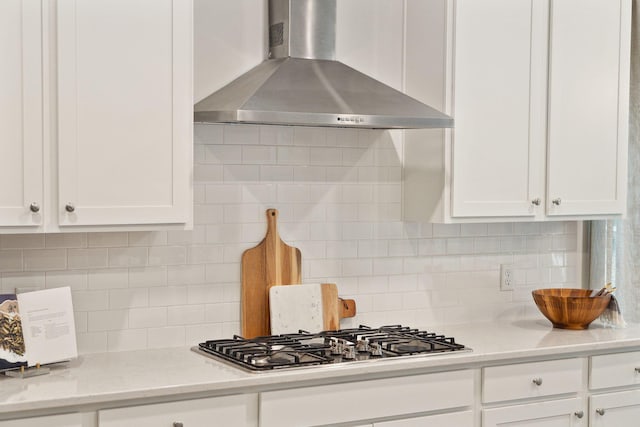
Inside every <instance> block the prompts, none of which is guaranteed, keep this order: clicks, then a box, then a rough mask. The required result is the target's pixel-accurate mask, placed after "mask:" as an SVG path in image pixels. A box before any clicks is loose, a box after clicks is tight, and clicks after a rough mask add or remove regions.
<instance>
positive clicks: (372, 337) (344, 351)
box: [194, 325, 471, 372]
mask: <svg viewBox="0 0 640 427" xmlns="http://www.w3.org/2000/svg"><path fill="white" fill-rule="evenodd" d="M194 351H197V352H200V353H205V354H207V355H211V356H213V357H214V358H218V359H222V360H225V361H227V362H230V363H232V364H233V365H234V366H239V367H241V368H244V369H246V370H249V371H252V372H264V371H271V370H274V369H284V368H295V367H303V366H313V365H324V364H336V363H343V362H355V361H362V360H371V361H373V360H380V359H386V358H392V357H403V356H419V355H429V354H442V353H448V352H461V351H471V349H470V348H468V347H465V346H464V345H462V344H458V343H456V342H455V339H453V338H451V337H445V336H444V335H438V334H435V333H433V332H427V331H421V330H418V329H412V328H409V327H406V326H400V325H392V326H382V327H380V328H370V327H368V326H360V327H358V328H352V329H341V330H338V331H325V332H320V333H316V334H312V333H308V332H305V331H300V332H299V333H297V334H285V335H271V336H265V337H257V338H252V339H246V338H243V337H241V336H238V335H235V336H234V337H233V338H232V339H220V340H211V341H206V342H203V343H200V344H198V346H197V347H194Z"/></svg>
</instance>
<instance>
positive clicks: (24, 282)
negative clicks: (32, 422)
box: [1, 271, 45, 293]
mask: <svg viewBox="0 0 640 427" xmlns="http://www.w3.org/2000/svg"><path fill="white" fill-rule="evenodd" d="M1 279H2V290H3V292H12V293H13V292H15V290H16V289H21V288H22V289H30V290H37V289H44V288H45V273H44V272H32V271H29V272H20V273H2V278H1Z"/></svg>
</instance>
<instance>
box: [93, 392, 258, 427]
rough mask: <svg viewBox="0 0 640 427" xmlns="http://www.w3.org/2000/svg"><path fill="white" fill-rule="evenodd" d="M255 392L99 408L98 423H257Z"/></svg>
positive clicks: (130, 426) (242, 426)
mask: <svg viewBox="0 0 640 427" xmlns="http://www.w3.org/2000/svg"><path fill="white" fill-rule="evenodd" d="M257 411H258V397H257V395H255V394H251V395H238V396H225V397H213V398H209V399H194V400H185V401H182V402H170V403H159V404H155V405H142V406H132V407H129V408H117V409H106V410H104V411H98V425H99V427H141V426H175V425H183V426H184V427H209V426H214V425H215V426H218V425H219V426H234V427H236V426H237V427H257V425H258V413H257Z"/></svg>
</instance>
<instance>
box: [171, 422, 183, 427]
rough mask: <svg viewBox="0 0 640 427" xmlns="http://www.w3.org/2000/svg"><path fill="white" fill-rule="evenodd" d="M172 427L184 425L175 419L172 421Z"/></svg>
mask: <svg viewBox="0 0 640 427" xmlns="http://www.w3.org/2000/svg"><path fill="white" fill-rule="evenodd" d="M173 427H184V426H183V424H182V423H179V422H177V421H176V422H175V423H173Z"/></svg>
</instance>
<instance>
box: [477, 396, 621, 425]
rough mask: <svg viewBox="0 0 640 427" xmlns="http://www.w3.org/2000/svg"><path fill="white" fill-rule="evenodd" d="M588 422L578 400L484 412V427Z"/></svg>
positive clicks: (516, 406) (541, 403) (531, 404)
mask: <svg viewBox="0 0 640 427" xmlns="http://www.w3.org/2000/svg"><path fill="white" fill-rule="evenodd" d="M586 420H587V417H586V410H585V408H582V407H581V405H580V399H577V398H576V399H563V400H554V401H549V402H540V403H530V404H526V405H514V406H508V407H503V408H495V409H483V410H482V426H483V427H499V426H503V427H506V426H509V427H532V426H535V427H579V426H586V425H587V422H586ZM620 425H621V426H622V425H623V424H620Z"/></svg>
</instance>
